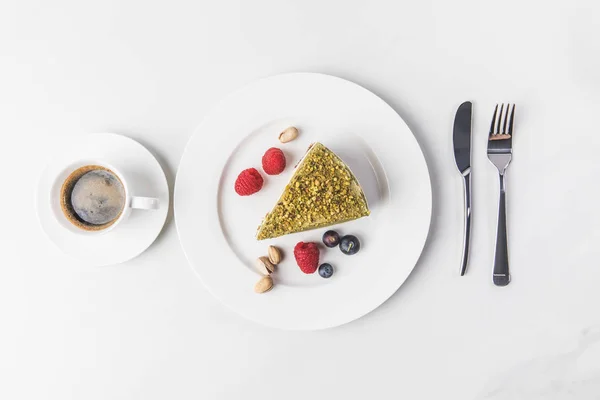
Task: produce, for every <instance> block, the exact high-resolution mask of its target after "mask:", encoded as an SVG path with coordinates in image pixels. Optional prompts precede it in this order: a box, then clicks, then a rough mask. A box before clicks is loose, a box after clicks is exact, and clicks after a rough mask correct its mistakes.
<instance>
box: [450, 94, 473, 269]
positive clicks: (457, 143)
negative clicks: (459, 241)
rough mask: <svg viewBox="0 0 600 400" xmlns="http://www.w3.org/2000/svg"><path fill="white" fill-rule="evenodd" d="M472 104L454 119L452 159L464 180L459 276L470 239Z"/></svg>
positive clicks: (462, 105)
mask: <svg viewBox="0 0 600 400" xmlns="http://www.w3.org/2000/svg"><path fill="white" fill-rule="evenodd" d="M472 116H473V104H472V103H471V102H470V101H465V102H464V103H462V104H461V105H460V107H458V110H457V111H456V116H455V117H454V133H453V139H454V159H455V161H456V166H457V167H458V172H460V173H461V175H462V177H463V180H464V189H465V195H464V197H465V233H464V238H463V254H462V261H461V264H460V275H461V276H463V275H464V274H465V273H466V272H467V263H468V262H469V243H470V239H471V119H472Z"/></svg>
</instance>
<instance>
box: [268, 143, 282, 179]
mask: <svg viewBox="0 0 600 400" xmlns="http://www.w3.org/2000/svg"><path fill="white" fill-rule="evenodd" d="M262 166H263V169H264V170H265V172H266V173H267V174H268V175H279V174H280V173H282V172H283V170H284V169H285V155H284V154H283V151H281V150H280V149H278V148H277V147H271V148H270V149H269V150H267V151H266V152H265V155H264V156H263V158H262Z"/></svg>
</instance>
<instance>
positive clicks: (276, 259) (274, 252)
mask: <svg viewBox="0 0 600 400" xmlns="http://www.w3.org/2000/svg"><path fill="white" fill-rule="evenodd" d="M281 259H282V256H281V250H279V249H278V248H277V247H275V246H269V261H271V263H273V264H275V265H277V264H279V263H280V262H281Z"/></svg>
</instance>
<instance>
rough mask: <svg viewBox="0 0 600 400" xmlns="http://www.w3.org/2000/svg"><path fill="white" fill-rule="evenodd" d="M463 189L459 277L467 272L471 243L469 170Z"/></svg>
mask: <svg viewBox="0 0 600 400" xmlns="http://www.w3.org/2000/svg"><path fill="white" fill-rule="evenodd" d="M463 180H464V185H463V186H464V189H465V196H464V197H465V233H464V236H463V253H462V261H461V263H460V276H463V275H464V274H465V273H466V272H467V263H468V262H469V244H470V243H471V170H470V169H469V170H468V171H467V173H466V174H464V175H463Z"/></svg>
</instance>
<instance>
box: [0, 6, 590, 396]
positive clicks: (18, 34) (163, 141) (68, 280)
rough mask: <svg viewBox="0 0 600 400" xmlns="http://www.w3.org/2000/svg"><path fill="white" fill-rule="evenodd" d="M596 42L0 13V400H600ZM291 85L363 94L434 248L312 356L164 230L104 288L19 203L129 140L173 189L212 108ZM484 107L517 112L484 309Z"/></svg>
mask: <svg viewBox="0 0 600 400" xmlns="http://www.w3.org/2000/svg"><path fill="white" fill-rule="evenodd" d="M598 21H600V4H599V3H598V2H595V1H593V0H589V1H570V2H567V1H560V2H559V1H537V2H533V1H523V0H521V1H516V0H505V1H496V2H492V1H482V0H472V1H466V0H453V1H443V0H429V1H387V2H383V1H381V2H380V1H374V0H372V1H368V2H367V1H348V0H346V1H341V0H340V1H313V0H304V1H291V0H285V1H281V0H280V1H276V0H272V1H267V0H255V1H241V0H238V1H229V0H227V1H213V2H208V1H189V2H183V1H170V2H159V1H117V0H111V1H102V2H83V1H52V2H46V1H37V2H34V1H30V0H23V1H16V0H4V1H2V2H1V3H0V139H1V141H0V168H1V171H2V178H3V179H2V183H1V188H2V189H1V195H0V211H1V212H2V216H1V217H0V398H2V399H240V398H244V399H261V400H266V399H279V398H285V399H307V398H312V399H320V398H323V399H325V398H327V399H332V398H333V399H337V398H340V399H341V398H351V399H354V398H356V399H362V398H377V399H399V398H405V399H433V398H438V399H441V398H446V399H485V398H492V399H521V398H526V399H537V398H540V399H541V398H544V399H549V398H556V399H566V398H575V399H598V398H600V290H598V284H599V283H600V267H599V260H600V250H599V246H598V243H599V241H600V230H599V227H600V209H599V206H598V204H599V200H598V193H599V191H598V179H599V174H600V159H599V150H600V135H599V131H598V129H599V128H598V126H599V125H600V122H599V121H600V117H599V115H598V110H599V105H600V24H599V22H598ZM291 71H315V72H324V73H329V74H333V75H337V76H340V77H343V78H346V79H350V80H352V81H355V82H357V83H359V84H362V85H364V86H365V87H366V88H368V89H370V90H372V91H374V92H375V93H376V94H378V95H380V96H381V97H382V98H383V99H385V100H386V101H388V102H389V103H390V105H392V107H394V108H395V109H396V110H397V111H398V113H399V114H400V115H401V116H402V117H403V118H404V119H405V120H406V122H407V123H408V124H409V126H410V127H411V129H412V130H413V132H414V134H415V135H416V137H417V139H418V140H419V142H420V143H421V145H422V147H423V150H424V153H425V155H426V158H427V161H428V163H429V167H430V170H431V175H432V181H433V194H434V216H433V222H432V228H431V233H430V237H429V239H428V243H427V245H426V248H425V251H424V253H423V256H422V258H421V260H420V262H419V264H418V265H417V267H416V268H415V270H414V272H413V274H412V275H411V276H410V278H409V279H408V281H407V282H406V283H405V284H404V285H403V286H402V288H401V289H400V290H399V291H398V292H397V293H396V294H395V295H394V296H393V297H392V298H391V299H390V300H389V301H388V302H386V303H385V304H384V305H383V306H382V307H380V308H379V309H377V310H376V311H374V312H373V313H371V314H369V315H368V316H366V317H364V318H362V319H360V320H358V321H355V322H353V323H351V324H348V325H346V326H342V327H339V328H336V329H332V330H327V331H321V332H309V333H306V332H304V333H296V332H283V331H277V330H272V329H267V328H263V327H261V326H257V325H255V324H253V323H250V322H247V321H245V320H243V319H241V318H240V317H238V316H237V315H235V314H234V313H232V312H230V311H228V310H227V309H225V308H224V307H223V306H221V305H220V304H219V303H218V302H217V301H216V300H214V299H213V298H212V297H211V296H210V294H209V293H208V292H207V291H206V290H205V289H204V287H203V286H202V284H201V282H200V281H199V280H198V279H197V278H196V276H195V275H194V273H193V272H192V270H191V268H190V267H189V266H188V265H187V263H186V260H185V258H184V255H183V253H182V251H181V249H180V246H179V243H178V239H177V234H176V230H175V226H174V223H173V221H172V213H171V214H170V217H169V219H168V222H167V224H166V226H165V228H164V231H163V233H162V234H161V236H160V237H159V239H158V240H157V241H156V242H155V244H154V245H153V246H152V247H151V248H150V249H149V250H148V251H146V252H145V253H143V254H142V255H141V256H139V257H138V258H136V259H134V260H132V261H130V262H127V263H125V264H123V265H118V266H112V267H106V268H90V267H87V266H86V265H85V264H84V263H81V262H76V261H72V260H70V259H68V258H66V257H65V256H63V255H62V254H61V253H60V252H59V251H58V250H57V249H55V247H54V246H53V245H52V243H51V242H50V241H49V240H48V239H47V238H46V237H45V236H44V235H43V233H42V231H41V229H40V228H39V227H38V224H37V221H36V217H35V212H34V200H33V193H34V190H35V184H36V180H37V177H38V176H39V174H40V171H41V169H42V168H43V166H44V164H45V162H46V160H47V159H49V158H51V157H52V154H53V151H54V150H56V149H57V148H59V147H60V146H61V144H62V143H65V141H68V140H77V137H78V136H80V135H84V134H86V133H88V132H96V131H113V132H116V133H121V134H125V135H128V136H130V137H132V138H134V139H136V140H138V141H140V142H141V143H142V144H144V145H145V146H147V147H148V148H149V149H150V150H151V151H152V152H153V153H154V154H155V155H156V157H157V158H158V160H159V161H160V162H161V164H162V166H163V168H164V170H165V172H166V174H167V177H168V179H169V182H170V184H171V186H172V184H173V182H174V177H175V172H176V169H177V165H178V163H179V159H180V156H181V154H182V151H183V148H184V146H185V143H186V141H187V140H188V139H189V137H190V135H191V134H192V132H193V131H194V128H195V127H196V125H197V124H198V123H199V122H200V121H201V119H202V117H203V115H205V114H206V113H207V112H208V110H209V109H210V107H211V106H212V105H213V104H214V103H215V102H216V101H218V100H219V99H220V98H222V97H223V96H225V95H226V94H227V93H228V92H230V91H232V90H235V89H236V88H237V87H239V86H241V85H243V84H245V83H248V82H250V81H252V80H254V79H256V78H259V77H265V76H269V75H272V74H275V73H281V72H291ZM290 96H293V93H290ZM464 100H472V101H473V102H474V105H475V120H474V134H475V136H474V143H473V146H474V148H473V150H474V161H473V174H474V185H473V187H474V199H473V204H474V221H473V222H474V226H473V243H472V246H473V247H472V248H473V251H472V257H471V263H470V270H469V273H468V275H467V276H466V277H463V278H461V277H458V276H457V269H458V265H459V261H460V251H461V250H460V243H461V240H462V239H461V234H462V220H461V215H462V214H461V213H462V192H461V191H462V187H461V180H460V177H459V175H458V173H457V172H456V170H455V166H454V161H453V153H452V146H451V143H452V141H451V127H452V121H453V117H454V112H455V110H456V107H457V106H458V105H459V104H460V103H461V102H462V101H464ZM502 101H504V102H508V101H510V102H515V103H517V116H516V127H515V129H516V137H515V140H514V146H515V150H514V152H515V156H514V161H513V164H512V165H511V167H510V170H509V174H510V175H509V177H508V191H509V194H508V201H509V211H508V223H509V246H510V251H511V253H510V257H511V262H512V265H511V266H512V273H513V282H512V283H511V284H510V286H508V287H506V288H496V287H494V286H493V285H492V284H491V278H490V274H491V268H492V258H493V244H494V236H495V224H496V212H497V211H496V209H497V190H498V189H497V181H496V172H495V170H494V168H493V167H492V166H491V164H489V163H488V161H487V159H486V155H485V145H486V144H485V136H486V130H487V128H488V123H489V119H490V117H491V113H492V111H493V105H494V104H495V103H496V102H502ZM200 245H201V243H200ZM206 251H207V252H210V249H208V248H207V249H206ZM389 260H390V262H393V260H394V252H393V249H391V248H390V254H389ZM373 269H374V271H376V265H374V266H373ZM368 284H369V283H368V280H365V285H368ZM357 295H360V294H357ZM323 306H324V307H327V304H323Z"/></svg>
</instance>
